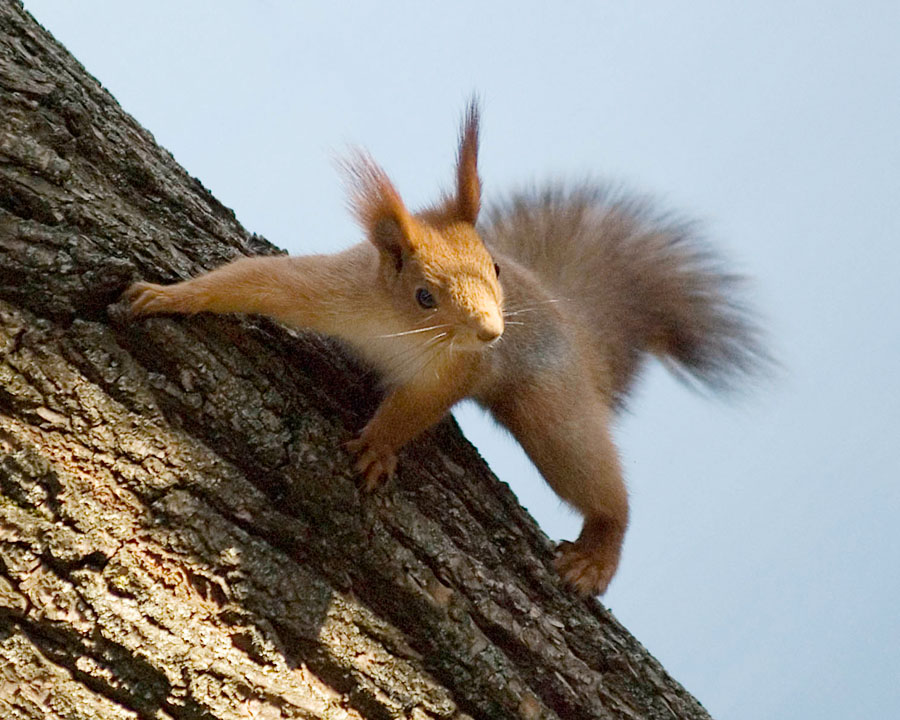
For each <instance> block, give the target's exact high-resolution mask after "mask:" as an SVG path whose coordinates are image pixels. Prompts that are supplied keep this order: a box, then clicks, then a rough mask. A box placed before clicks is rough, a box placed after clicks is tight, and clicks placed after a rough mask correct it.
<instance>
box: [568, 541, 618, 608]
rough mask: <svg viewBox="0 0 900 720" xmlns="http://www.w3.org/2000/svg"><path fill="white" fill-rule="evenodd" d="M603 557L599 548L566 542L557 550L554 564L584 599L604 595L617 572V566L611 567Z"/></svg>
mask: <svg viewBox="0 0 900 720" xmlns="http://www.w3.org/2000/svg"><path fill="white" fill-rule="evenodd" d="M602 555H603V553H598V552H597V548H591V547H585V546H583V545H582V544H581V543H578V542H574V543H573V542H564V543H561V544H560V546H559V548H558V549H557V555H556V558H555V559H554V561H553V564H554V566H555V567H556V571H557V572H558V573H559V574H560V575H561V576H562V579H563V580H564V581H565V583H566V584H567V585H569V586H570V587H571V588H572V589H573V590H574V591H575V592H576V593H578V594H579V595H581V596H582V597H590V596H591V595H602V594H603V593H605V592H606V589H607V588H608V587H609V583H610V581H611V580H612V577H613V575H614V574H615V571H616V567H615V565H612V566H609V564H608V563H606V562H605V561H604V558H603V557H602Z"/></svg>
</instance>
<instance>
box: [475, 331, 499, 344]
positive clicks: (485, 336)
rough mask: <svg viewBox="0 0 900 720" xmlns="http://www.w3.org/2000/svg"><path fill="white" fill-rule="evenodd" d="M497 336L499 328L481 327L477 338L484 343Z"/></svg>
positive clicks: (491, 340)
mask: <svg viewBox="0 0 900 720" xmlns="http://www.w3.org/2000/svg"><path fill="white" fill-rule="evenodd" d="M498 337H500V330H496V329H494V328H483V329H481V330H479V331H478V339H479V340H481V342H484V343H489V342H493V341H494V340H496V339H497V338H498Z"/></svg>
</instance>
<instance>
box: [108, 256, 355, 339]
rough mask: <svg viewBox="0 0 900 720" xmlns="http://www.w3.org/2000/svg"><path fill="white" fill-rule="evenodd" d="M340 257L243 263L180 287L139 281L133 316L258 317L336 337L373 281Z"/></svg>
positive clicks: (130, 297) (132, 291)
mask: <svg viewBox="0 0 900 720" xmlns="http://www.w3.org/2000/svg"><path fill="white" fill-rule="evenodd" d="M345 255H349V253H344V254H338V255H307V256H303V257H287V256H280V257H251V258H241V259H239V260H235V261H234V262H231V263H229V264H228V265H224V266H222V267H220V268H217V269H215V270H213V271H212V272H208V273H206V274H204V275H200V276H198V277H195V278H193V279H191V280H185V281H183V282H179V283H175V284H174V285H157V284H155V283H148V282H138V283H135V284H134V285H132V286H131V287H129V288H128V289H127V290H126V291H125V295H124V297H125V299H126V300H127V301H128V302H129V309H130V312H131V314H132V315H133V316H135V317H140V316H144V315H156V314H163V313H174V314H179V315H191V314H194V313H199V312H212V313H230V312H241V313H258V314H260V315H267V316H269V317H272V318H275V319H276V320H280V321H282V322H284V323H287V324H288V325H293V326H294V327H301V328H310V329H313V330H321V331H323V332H333V331H334V330H335V328H338V327H341V326H342V324H344V323H346V321H347V318H348V317H352V314H353V309H354V307H355V306H358V304H359V303H358V299H357V298H356V297H354V296H353V292H354V288H356V287H359V286H361V285H365V284H366V283H368V282H369V279H368V278H367V277H357V275H358V273H356V271H355V269H356V266H354V265H353V264H352V263H349V262H347V261H346V260H345V258H344V256H345Z"/></svg>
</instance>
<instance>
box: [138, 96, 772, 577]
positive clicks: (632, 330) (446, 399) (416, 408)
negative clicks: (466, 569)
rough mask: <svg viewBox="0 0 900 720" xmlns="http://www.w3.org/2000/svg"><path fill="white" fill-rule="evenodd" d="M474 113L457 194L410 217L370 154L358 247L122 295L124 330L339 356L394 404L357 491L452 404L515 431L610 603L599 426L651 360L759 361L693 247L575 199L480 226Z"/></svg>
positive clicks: (498, 210) (620, 501) (620, 205)
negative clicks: (175, 323) (322, 347)
mask: <svg viewBox="0 0 900 720" xmlns="http://www.w3.org/2000/svg"><path fill="white" fill-rule="evenodd" d="M478 134H479V113H478V107H477V105H476V103H475V102H472V103H471V104H470V105H469V107H468V109H467V112H466V114H465V117H464V120H463V125H462V130H461V133H460V143H459V151H458V158H457V167H456V183H455V189H454V191H453V193H452V194H449V195H447V196H446V197H444V198H443V199H442V200H440V201H439V202H438V203H436V204H435V205H433V206H432V207H429V208H426V209H424V210H422V211H420V212H416V213H412V212H410V211H409V210H408V209H407V208H406V206H405V205H404V203H403V201H402V199H401V198H400V195H399V194H398V192H397V190H396V189H395V188H394V186H393V184H392V183H391V181H390V180H389V178H388V176H387V175H386V174H385V173H384V171H383V170H382V169H381V168H380V167H379V166H378V165H376V164H375V163H374V162H373V161H372V159H371V158H370V157H369V156H368V155H366V154H363V153H359V154H357V155H356V156H355V157H354V158H353V159H352V160H350V161H348V163H347V170H348V175H349V178H350V185H351V197H350V204H351V207H352V209H353V211H354V213H355V215H356V218H357V219H358V221H359V223H360V224H361V226H362V229H363V231H364V232H365V236H366V239H365V240H364V241H362V242H360V243H359V244H357V245H354V246H352V247H350V248H348V249H346V250H344V251H342V252H339V253H336V254H333V255H309V256H301V257H287V256H280V257H249V258H241V259H239V260H235V261H234V262H232V263H230V264H228V265H225V266H224V267H221V268H218V269H216V270H213V271H212V272H209V273H206V274H204V275H201V276H199V277H196V278H194V279H192V280H186V281H184V282H180V283H177V284H174V285H168V286H163V285H156V284H151V283H146V282H139V283H136V284H134V285H132V286H131V287H130V288H128V290H127V291H126V295H125V296H126V298H127V300H128V302H129V304H130V305H129V307H130V311H131V313H132V315H133V316H135V317H137V316H144V315H151V314H156V313H183V314H190V313H197V312H214V313H230V312H244V313H259V314H261V315H266V316H269V317H272V318H275V319H276V320H279V321H281V322H283V323H285V324H287V325H290V326H292V327H296V328H305V329H311V330H315V331H318V332H321V333H325V334H327V335H331V336H334V337H337V338H340V339H342V340H343V341H345V342H346V343H347V344H348V345H350V346H351V348H353V349H354V350H355V351H356V352H357V353H358V354H359V355H360V356H361V357H362V358H363V359H364V360H365V361H366V362H367V363H369V364H371V365H372V366H374V368H375V369H376V370H377V371H378V372H379V373H380V375H381V377H382V378H383V381H384V383H385V386H386V388H387V395H386V397H385V399H384V400H383V402H382V403H381V405H380V406H379V407H378V410H377V411H376V412H375V415H374V416H373V417H372V419H371V420H370V421H369V422H368V424H367V425H366V426H365V427H364V428H363V430H362V432H361V434H360V435H359V437H358V438H357V439H355V440H353V441H351V442H350V443H348V446H349V448H350V449H351V450H352V451H353V452H354V453H355V454H356V457H357V460H356V469H357V470H358V471H359V473H360V474H361V475H362V478H363V484H364V487H365V489H367V490H369V491H371V490H375V489H376V488H377V487H379V485H381V483H382V482H383V481H384V480H385V479H386V478H389V477H391V476H393V474H394V472H395V470H396V467H397V452H398V451H399V450H400V448H402V447H403V446H404V445H406V444H407V443H408V442H409V441H410V440H412V439H413V438H415V437H416V436H417V435H418V434H419V433H421V432H422V431H424V430H425V429H427V428H428V427H430V426H431V425H433V424H435V423H436V422H438V421H439V420H440V419H441V418H442V417H443V416H444V415H445V413H447V412H448V411H449V410H450V408H452V407H453V405H454V404H456V403H457V402H458V401H460V400H462V399H463V398H467V397H468V398H474V399H475V400H476V401H477V402H478V403H480V404H481V405H482V406H484V407H485V408H486V409H487V410H488V411H490V413H491V414H492V415H493V416H494V418H495V419H496V420H497V421H498V422H499V423H500V424H501V425H504V426H505V427H506V428H508V429H509V430H510V431H511V432H512V434H513V435H514V436H515V437H516V439H517V440H518V441H519V443H520V444H521V446H522V447H523V448H524V450H525V452H526V453H527V454H528V456H529V457H530V458H531V460H532V461H533V462H534V464H535V465H536V466H537V467H538V469H539V470H540V472H541V474H542V475H543V476H544V478H545V479H546V480H547V482H548V483H549V484H550V486H551V487H552V488H553V490H554V491H555V492H556V493H557V495H559V497H560V498H562V499H563V500H564V501H566V502H567V503H568V504H569V505H571V506H572V507H574V508H575V509H576V510H578V512H580V513H581V514H582V515H583V517H584V527H583V529H582V531H581V534H580V536H579V537H578V539H577V540H576V541H574V542H568V543H563V544H561V546H560V548H559V551H558V554H557V557H556V567H557V570H558V571H559V573H560V574H561V575H562V577H563V579H564V580H565V581H566V582H567V583H568V584H569V585H570V586H571V587H573V588H574V589H575V590H576V591H577V592H578V593H579V594H582V595H591V594H598V593H601V594H602V593H603V592H605V591H606V589H607V586H608V585H609V582H610V580H611V579H612V577H613V575H614V574H615V572H616V568H617V566H618V564H619V556H620V553H621V548H622V541H623V538H624V535H625V528H626V526H627V524H628V495H627V492H626V489H625V484H624V482H623V478H622V470H621V466H620V463H619V458H618V455H617V452H616V448H615V446H614V444H613V441H612V438H611V436H610V423H611V420H612V418H613V416H614V413H615V412H616V410H618V409H619V408H620V407H621V406H622V404H623V401H624V399H625V397H626V395H627V392H628V390H629V387H630V385H631V383H632V380H633V379H634V378H635V376H636V374H637V372H638V370H639V368H640V366H641V364H642V362H643V361H644V359H645V358H646V357H647V356H648V355H656V356H658V357H660V358H661V359H663V360H665V361H668V362H669V364H670V365H671V366H672V367H673V368H674V369H675V370H676V371H679V372H682V373H683V374H684V376H685V377H693V378H696V379H698V380H700V381H702V382H704V383H706V384H707V385H709V386H711V387H713V388H718V387H721V386H723V385H727V384H728V383H729V381H730V379H731V378H732V376H734V375H736V374H741V373H742V372H745V371H749V370H751V369H752V368H753V367H754V366H755V364H756V362H757V361H758V360H759V359H761V358H762V357H763V356H764V353H763V351H762V349H761V347H760V343H759V333H758V331H757V328H756V326H755V324H754V322H753V320H752V317H751V316H750V314H749V313H748V311H747V310H746V308H745V306H744V305H743V304H742V303H741V302H740V300H739V298H738V297H736V294H737V293H736V290H737V285H739V284H740V280H741V278H739V277H738V276H735V275H732V274H728V273H726V272H724V271H723V270H722V269H721V268H720V264H719V261H718V258H717V256H716V255H715V254H714V253H712V252H711V250H710V249H709V248H708V247H706V246H705V245H704V244H703V243H701V242H700V241H699V240H698V239H697V238H696V237H694V236H693V235H692V234H691V232H690V231H689V228H688V227H686V226H684V225H679V224H676V223H673V222H671V221H668V220H666V219H664V218H663V219H661V218H660V216H657V215H654V214H653V213H651V212H650V211H649V210H648V209H647V208H646V207H645V206H644V204H643V203H641V202H637V201H634V200H629V199H628V198H625V197H617V196H616V195H614V194H612V193H609V192H607V191H606V190H604V189H603V188H602V187H599V186H594V185H590V184H585V185H582V186H578V187H574V188H567V187H563V186H553V185H551V186H549V187H548V188H547V189H545V190H536V191H532V192H526V193H524V194H520V195H516V196H513V197H512V198H511V199H510V200H508V201H507V202H506V203H504V204H500V205H498V206H496V207H494V208H492V209H490V210H489V211H488V212H487V213H486V214H487V219H486V222H484V223H483V224H482V225H480V226H478V227H476V221H477V220H478V216H479V211H480V208H481V181H480V179H479V176H478Z"/></svg>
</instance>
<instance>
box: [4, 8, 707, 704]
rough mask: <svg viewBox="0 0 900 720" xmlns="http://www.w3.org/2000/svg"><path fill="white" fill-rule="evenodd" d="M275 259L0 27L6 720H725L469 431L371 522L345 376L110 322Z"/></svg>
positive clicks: (403, 469)
mask: <svg viewBox="0 0 900 720" xmlns="http://www.w3.org/2000/svg"><path fill="white" fill-rule="evenodd" d="M277 252H279V251H278V250H277V249H276V248H274V247H272V246H271V245H270V244H269V243H267V242H266V241H265V240H263V239H262V238H259V237H257V236H255V235H251V234H248V233H247V231H246V230H244V229H243V228H242V227H241V226H240V225H239V224H238V222H237V221H236V220H235V218H234V214H233V213H232V212H231V211H230V210H228V209H227V208H225V207H223V206H222V205H221V204H219V203H218V202H217V201H216V200H215V199H214V198H213V197H212V196H211V195H210V194H209V193H208V192H207V191H206V190H205V189H204V188H203V186H202V185H201V184H200V182H199V181H197V180H196V179H194V178H191V177H189V176H188V175H187V174H186V173H185V172H184V170H182V169H181V168H180V167H179V166H178V165H177V164H176V163H175V161H174V160H173V159H172V157H171V156H170V155H169V154H168V153H167V152H166V151H164V150H162V149H161V148H159V147H158V146H157V145H156V144H155V142H154V140H153V137H152V136H151V135H150V133H148V132H147V131H146V130H144V129H143V128H141V127H140V126H139V125H138V124H137V123H136V122H135V121H134V120H133V119H132V118H131V117H129V116H128V115H127V114H125V113H124V112H123V111H122V110H121V108H119V106H118V105H117V104H116V102H115V100H114V99H113V98H112V97H111V96H110V95H109V94H108V93H107V92H106V91H104V90H103V88H102V87H101V86H100V85H99V84H98V83H97V82H96V81H95V80H94V79H93V78H92V77H91V76H89V75H88V74H87V73H86V72H85V71H84V69H83V68H82V67H81V66H80V65H79V64H78V63H77V61H75V60H74V59H73V58H72V57H71V56H70V55H69V54H68V53H67V52H66V51H65V49H64V48H62V47H61V46H60V45H58V44H57V43H56V42H55V41H54V40H53V38H52V37H51V36H50V35H49V34H48V33H47V32H46V31H44V30H43V28H41V27H40V26H39V25H38V24H37V23H35V22H34V20H33V19H32V18H31V17H30V16H29V15H28V14H27V13H26V12H25V11H24V10H23V8H22V6H21V4H20V3H19V2H14V1H12V0H0V491H2V494H0V708H2V715H3V717H4V718H160V719H161V718H185V719H188V718H204V719H213V718H238V717H241V718H245V717H250V718H282V717H283V718H375V719H385V720H386V719H388V718H417V719H424V718H464V717H469V716H471V717H475V718H566V719H567V720H577V719H581V718H631V719H633V718H673V717H674V718H692V719H693V718H707V717H708V715H707V714H706V712H705V711H704V710H703V708H702V707H701V706H700V705H699V704H698V703H697V701H696V700H694V699H693V698H692V697H691V696H690V695H689V694H688V693H687V692H685V691H684V690H683V689H682V688H681V687H680V686H679V685H678V684H677V683H676V682H675V681H673V680H672V679H671V678H670V677H669V676H668V675H667V674H666V672H665V671H664V670H663V668H662V667H661V666H660V665H659V664H658V663H657V662H656V661H655V660H654V659H653V658H652V657H651V656H650V655H649V654H648V653H647V652H646V651H645V650H644V649H643V648H642V647H641V646H640V644H639V643H638V642H637V641H636V640H635V639H634V638H633V637H631V635H629V634H628V632H627V631H626V630H625V629H624V628H622V627H621V626H620V625H619V624H618V623H617V622H616V621H615V619H614V618H613V617H612V616H611V615H610V614H609V613H608V612H607V611H606V610H604V609H603V608H602V606H601V605H600V604H599V603H598V602H596V601H593V600H592V601H580V600H578V599H576V598H575V597H573V596H572V595H571V594H570V593H569V592H568V591H566V590H565V589H564V588H563V587H562V586H561V584H560V582H559V581H558V579H557V577H556V575H555V573H554V571H553V569H552V564H551V561H552V555H553V545H552V543H551V542H550V541H549V540H548V539H547V538H546V537H545V536H544V535H543V534H542V533H541V531H540V530H539V529H538V528H537V526H536V525H535V523H534V521H533V520H532V519H531V518H530V517H529V516H528V515H527V514H526V513H525V512H524V511H523V510H522V508H521V507H520V506H519V505H518V503H517V502H516V500H515V498H514V496H513V495H512V493H511V492H510V491H509V489H508V488H507V487H506V486H505V485H503V484H502V483H500V482H499V481H498V480H497V479H496V478H495V477H494V476H493V475H492V474H491V473H490V471H489V470H488V468H487V467H486V466H485V465H484V463H483V462H482V461H481V459H480V458H479V457H478V455H477V453H476V452H475V450H474V449H473V448H472V446H471V445H469V444H468V443H467V442H466V441H465V439H464V438H463V437H462V436H461V435H460V433H459V430H458V428H457V427H456V425H455V423H454V422H453V421H452V419H449V418H448V419H447V420H446V421H444V422H442V423H441V424H440V425H439V426H438V427H436V428H434V429H433V430H432V431H430V432H428V433H427V434H426V435H425V436H424V437H422V438H421V439H420V440H418V441H416V442H414V443H413V444H412V446H411V447H409V448H408V449H406V450H405V451H404V452H403V453H401V461H400V471H399V475H398V477H397V479H396V481H394V482H393V483H391V484H390V485H389V486H388V487H387V488H386V489H385V490H384V491H383V492H381V493H380V494H376V495H374V496H365V495H362V494H361V493H360V492H359V490H358V487H357V478H356V477H354V473H353V472H352V469H351V460H350V458H349V457H348V455H347V453H346V452H344V450H343V449H342V443H343V442H345V441H346V440H348V439H350V438H351V437H352V436H353V435H354V433H355V432H356V431H358V430H359V428H361V426H362V425H363V424H364V422H365V420H366V418H367V417H368V416H369V415H370V414H371V412H372V410H373V409H374V407H375V406H376V404H377V401H378V390H377V381H376V378H374V377H373V376H372V374H371V373H370V372H367V371H366V370H365V369H364V368H362V367H360V366H359V365H358V364H356V363H355V362H354V361H353V360H352V359H350V358H348V357H347V356H346V355H345V354H344V352H343V351H342V350H341V348H339V347H337V346H336V345H335V344H333V343H331V342H329V341H327V340H325V339H322V338H321V337H317V336H315V335H311V334H298V333H293V332H290V331H288V330H285V329H284V328H282V327H280V326H277V325H276V324H274V323H270V322H268V321H264V320H260V319H254V318H240V317H211V316H199V317H195V318H190V319H173V318H158V319H151V320H147V321H142V322H129V321H128V320H127V319H126V318H125V317H124V315H123V312H122V307H121V306H120V305H119V304H117V299H118V297H119V295H120V293H121V291H122V290H123V289H124V288H125V287H126V286H127V285H128V283H129V282H131V281H132V280H134V279H138V278H146V279H150V280H156V281H173V280H176V279H178V278H186V277H189V276H191V275H194V274H196V273H197V272H199V271H201V270H207V269H210V268H212V267H215V266H217V265H220V264H221V263H223V262H224V261H226V260H229V259H231V258H233V257H236V256H239V255H252V254H260V253H277Z"/></svg>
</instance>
